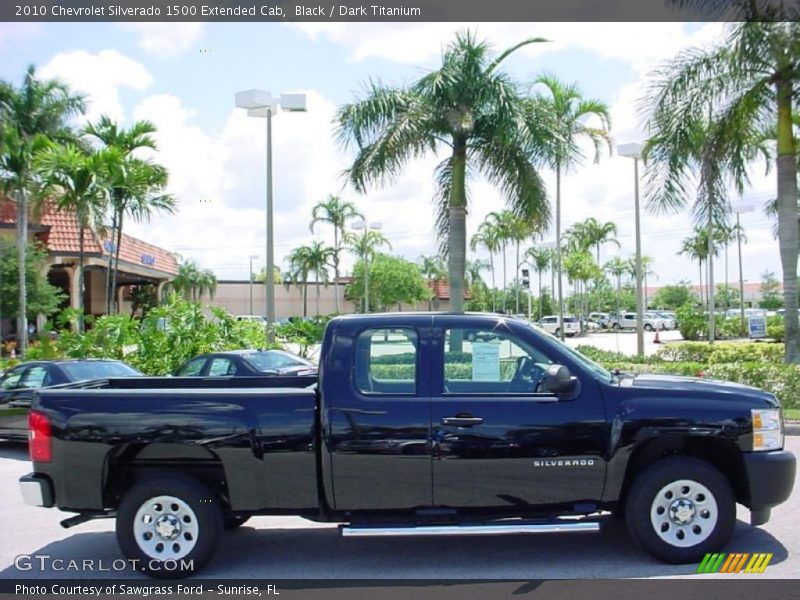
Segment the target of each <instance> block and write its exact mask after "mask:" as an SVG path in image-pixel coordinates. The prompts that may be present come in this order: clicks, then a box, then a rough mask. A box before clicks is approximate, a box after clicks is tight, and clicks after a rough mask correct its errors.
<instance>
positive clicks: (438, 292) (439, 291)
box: [427, 279, 471, 300]
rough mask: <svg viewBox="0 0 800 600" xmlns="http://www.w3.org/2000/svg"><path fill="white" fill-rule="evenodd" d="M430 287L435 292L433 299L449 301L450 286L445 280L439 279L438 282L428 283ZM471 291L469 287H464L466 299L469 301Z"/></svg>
mask: <svg viewBox="0 0 800 600" xmlns="http://www.w3.org/2000/svg"><path fill="white" fill-rule="evenodd" d="M427 283H428V287H429V288H430V289H431V290H433V297H434V298H438V299H439V300H449V299H450V284H449V283H447V282H446V281H445V280H443V279H439V280H437V281H430V280H429V281H428V282H427ZM470 297H471V296H470V293H469V289H467V286H466V285H465V286H464V299H465V300H469V298H470Z"/></svg>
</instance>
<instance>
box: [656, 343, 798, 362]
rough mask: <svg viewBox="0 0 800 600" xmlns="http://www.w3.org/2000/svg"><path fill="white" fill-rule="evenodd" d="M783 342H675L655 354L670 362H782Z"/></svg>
mask: <svg viewBox="0 0 800 600" xmlns="http://www.w3.org/2000/svg"><path fill="white" fill-rule="evenodd" d="M783 354H784V347H783V344H767V343H755V342H717V343H715V344H709V343H708V342H675V343H672V344H667V345H665V346H662V347H661V348H659V349H658V351H657V352H656V356H657V357H658V358H660V359H662V360H666V361H671V362H683V361H693V362H700V363H705V364H718V363H740V362H750V361H770V362H782V361H783Z"/></svg>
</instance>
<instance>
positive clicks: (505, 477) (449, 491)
mask: <svg viewBox="0 0 800 600" xmlns="http://www.w3.org/2000/svg"><path fill="white" fill-rule="evenodd" d="M468 318H469V317H462V318H461V319H459V318H458V317H456V316H440V317H437V318H436V320H435V324H437V325H440V326H438V327H435V331H436V332H437V334H436V335H437V337H438V339H439V341H440V348H439V351H438V353H437V355H438V360H436V366H435V372H436V374H435V375H434V381H435V382H437V383H436V384H435V387H434V389H433V390H432V442H433V443H432V446H433V448H432V454H433V481H434V494H433V495H434V505H436V506H447V507H454V508H462V509H469V508H489V509H496V510H498V511H499V512H503V511H507V512H510V513H520V512H524V511H525V510H526V509H531V510H533V509H534V508H535V507H536V506H540V505H547V504H561V503H568V504H573V503H577V502H592V501H596V500H599V499H600V498H601V495H602V492H603V483H604V479H605V461H604V451H605V448H606V444H607V441H606V440H607V437H608V436H607V431H606V425H605V419H604V409H603V406H602V401H601V398H600V397H599V392H598V387H597V385H596V382H595V381H594V380H593V379H591V378H589V377H586V379H585V380H582V381H581V385H580V386H579V389H578V391H577V393H575V394H573V395H571V396H570V397H557V396H556V395H554V394H552V393H550V392H549V391H548V390H547V388H546V386H545V384H544V374H545V370H546V368H547V367H548V366H549V365H551V364H553V363H556V362H557V359H558V357H557V356H554V355H553V347H552V346H551V345H549V344H548V345H547V346H548V347H549V353H548V352H547V351H546V350H547V349H548V348H537V347H536V345H535V343H534V342H535V341H536V339H537V334H535V333H534V332H533V331H530V332H528V333H526V332H525V331H523V328H524V329H527V328H525V326H524V325H522V324H517V325H516V329H517V331H516V332H515V331H514V329H515V327H513V326H511V325H510V324H509V323H511V321H510V320H504V319H497V320H491V321H490V320H489V319H486V320H485V321H484V320H480V321H477V322H479V323H485V324H484V325H483V326H471V325H469V321H468V320H467V319H468ZM465 324H467V325H468V326H465ZM538 335H541V334H538ZM540 345H541V346H546V344H543V343H541V342H540ZM584 376H585V374H584Z"/></svg>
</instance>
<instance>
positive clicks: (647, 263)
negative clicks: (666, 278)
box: [641, 256, 658, 310]
mask: <svg viewBox="0 0 800 600" xmlns="http://www.w3.org/2000/svg"><path fill="white" fill-rule="evenodd" d="M641 262H642V277H643V278H644V310H647V277H648V276H651V277H655V278H656V279H658V275H656V272H655V271H653V269H651V268H650V267H651V266H652V265H653V263H654V262H655V260H653V257H652V256H642V258H641Z"/></svg>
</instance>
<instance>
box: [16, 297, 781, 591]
mask: <svg viewBox="0 0 800 600" xmlns="http://www.w3.org/2000/svg"><path fill="white" fill-rule="evenodd" d="M242 379H243V378H240V379H239V380H238V381H236V382H235V383H234V382H233V380H224V379H223V380H219V379H214V380H209V381H207V382H201V383H200V384H198V383H193V384H191V385H192V386H193V387H190V384H189V383H187V381H186V380H181V379H166V378H163V379H162V378H131V379H119V380H113V379H111V380H107V381H104V382H95V383H93V384H91V385H90V386H89V389H83V388H73V389H60V390H44V391H41V392H39V393H38V396H37V398H36V400H35V401H34V404H33V408H32V411H31V414H30V451H31V458H32V461H33V467H34V472H33V473H31V474H29V475H26V476H25V477H23V478H22V479H21V486H22V492H23V495H24V497H25V499H26V500H27V501H28V502H29V503H30V504H33V505H37V506H47V507H51V506H57V507H58V508H60V509H62V510H64V511H71V512H76V513H79V514H78V515H76V516H74V517H72V518H71V519H67V520H66V521H65V524H66V525H67V526H69V525H72V524H76V523H78V522H80V521H83V520H87V519H90V518H97V517H115V518H116V529H117V539H118V541H119V545H120V548H121V549H122V552H123V553H124V554H125V555H126V556H127V557H128V558H130V559H135V560H136V563H135V564H137V565H139V567H140V568H141V569H143V570H144V571H145V572H147V573H149V574H151V575H154V576H164V575H168V576H175V575H176V574H177V575H181V574H185V573H188V572H191V571H192V570H198V569H200V568H201V567H202V566H203V565H204V564H206V563H207V561H208V560H209V559H210V558H211V556H212V554H213V551H214V549H215V547H216V546H217V545H218V542H219V538H220V536H221V535H222V533H223V529H225V528H226V527H229V528H230V527H235V526H237V525H239V524H241V523H243V522H244V521H245V520H246V519H247V518H248V517H249V516H251V515H256V514H260V515H264V514H269V515H279V514H281V515H282V514H292V515H300V516H303V517H306V518H308V519H312V520H316V521H327V522H340V523H343V526H342V532H343V534H345V535H438V534H450V535H452V534H468V535H480V534H492V533H528V532H537V531H562V530H563V531H569V530H575V531H587V530H597V529H598V527H599V520H600V519H599V518H598V514H597V513H598V512H601V511H610V512H612V513H617V514H621V515H624V516H625V519H626V520H627V525H628V528H629V530H630V533H631V535H632V537H633V538H634V539H635V540H636V541H637V542H638V543H639V544H640V545H641V546H642V547H643V548H644V549H645V550H647V551H648V552H650V553H651V554H653V555H654V556H656V557H658V558H660V559H662V560H665V561H668V562H675V563H681V562H692V561H698V560H699V559H700V558H702V557H703V555H704V554H705V553H706V552H712V551H715V550H717V549H718V548H720V547H721V546H722V545H723V544H725V542H726V541H727V540H728V538H729V537H730V535H731V532H732V530H733V526H734V521H735V515H736V510H735V505H736V503H737V502H739V503H741V504H743V505H745V506H747V507H748V508H749V509H750V514H751V522H752V524H753V525H759V524H762V523H764V522H766V521H767V519H768V518H769V514H770V509H771V507H773V506H775V505H777V504H779V503H781V502H783V501H784V500H786V499H787V498H788V497H789V495H790V493H791V489H792V486H793V483H794V475H795V458H794V456H793V455H792V454H791V453H789V452H786V451H784V450H783V417H782V414H781V410H780V405H779V403H778V401H777V400H776V398H775V397H774V396H773V395H772V394H769V393H766V392H763V391H759V390H757V389H753V388H748V387H744V386H741V385H734V384H729V383H722V382H716V381H708V380H703V379H691V378H683V377H672V376H655V375H653V376H651V375H637V376H635V377H634V376H629V375H626V374H623V373H609V372H608V371H606V370H604V369H603V368H601V367H599V366H598V365H595V364H594V363H592V362H590V361H589V360H587V359H586V358H584V357H582V356H581V355H580V354H578V353H576V352H575V351H573V350H571V349H569V348H568V347H566V346H564V345H562V344H560V343H559V342H558V341H556V340H554V339H552V338H551V337H550V336H548V335H546V334H543V333H541V332H539V331H537V330H536V329H534V328H533V327H532V326H530V325H529V324H527V323H526V322H524V321H522V320H518V319H514V318H505V317H501V316H497V315H488V314H436V313H433V314H432V313H425V314H413V313H395V314H384V315H357V316H346V317H337V318H335V319H333V320H332V321H331V322H330V324H329V325H328V327H327V329H326V331H325V338H324V341H323V346H322V354H321V361H320V370H319V379H318V384H317V386H313V385H311V387H308V388H294V389H292V388H273V389H268V388H266V387H265V386H268V385H274V384H275V383H276V381H274V380H272V379H270V380H260V379H253V380H245V381H242ZM293 379H294V380H295V381H294V382H293V383H292V384H291V385H295V386H297V385H298V380H297V378H293ZM314 382H315V380H311V379H309V380H308V382H307V383H308V384H313V383H314ZM277 383H280V382H277ZM284 383H285V382H284ZM234 385H235V387H233V386H234ZM226 386H228V387H226ZM251 386H252V387H251ZM565 517H568V518H565ZM168 561H174V562H173V563H171V564H172V565H173V569H172V570H170V569H164V568H163V567H164V566H165V565H167V562H168ZM176 562H177V564H178V565H179V566H178V572H177V573H176V571H175V570H174V565H175V564H176Z"/></svg>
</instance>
